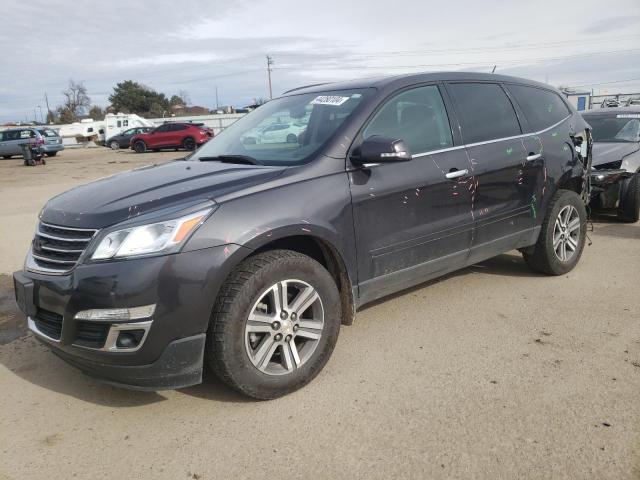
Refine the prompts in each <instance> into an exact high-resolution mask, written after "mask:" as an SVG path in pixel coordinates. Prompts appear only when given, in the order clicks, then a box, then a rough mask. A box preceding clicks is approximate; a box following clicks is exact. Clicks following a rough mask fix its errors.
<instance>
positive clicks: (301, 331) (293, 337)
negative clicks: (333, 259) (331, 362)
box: [244, 279, 324, 375]
mask: <svg viewBox="0 0 640 480" xmlns="http://www.w3.org/2000/svg"><path fill="white" fill-rule="evenodd" d="M323 328H324V307H323V305H322V300H321V298H320V295H318V292H317V291H316V289H315V288H313V287H312V286H311V285H309V284H308V283H307V282H303V281H302V280H296V279H287V280H282V281H280V282H278V283H276V284H274V285H272V286H271V287H269V288H268V289H267V290H265V291H264V292H262V294H261V295H260V296H259V297H258V301H257V302H256V303H255V304H254V305H253V307H252V308H251V311H250V313H249V316H248V318H247V321H246V324H245V333H244V344H245V349H246V352H247V355H248V356H249V360H250V361H251V363H252V364H253V365H254V366H255V367H256V368H257V369H258V370H260V372H262V373H265V374H267V375H286V374H290V373H293V372H295V371H296V370H298V369H299V368H301V367H302V366H303V365H304V364H305V363H306V362H307V361H308V360H309V359H310V358H311V356H312V355H313V353H314V352H315V350H316V348H317V347H318V344H319V342H320V339H321V338H322V333H323Z"/></svg>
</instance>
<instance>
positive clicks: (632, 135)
mask: <svg viewBox="0 0 640 480" xmlns="http://www.w3.org/2000/svg"><path fill="white" fill-rule="evenodd" d="M582 115H583V117H584V119H585V120H586V121H587V122H588V123H589V124H590V125H591V128H593V142H594V143H593V164H592V167H591V185H592V190H591V206H592V207H593V208H596V209H615V210H616V211H617V215H618V218H619V219H620V220H622V221H625V222H637V221H638V219H639V217H640V107H625V108H616V109H607V110H589V111H587V112H585V113H583V114H582Z"/></svg>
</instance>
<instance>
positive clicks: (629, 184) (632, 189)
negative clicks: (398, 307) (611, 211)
mask: <svg viewBox="0 0 640 480" xmlns="http://www.w3.org/2000/svg"><path fill="white" fill-rule="evenodd" d="M618 219H619V220H621V221H623V222H629V223H634V222H637V221H638V220H639V219H640V172H638V173H636V174H635V175H634V176H633V177H631V178H630V179H628V180H625V182H624V183H623V184H622V192H621V198H620V206H619V208H618Z"/></svg>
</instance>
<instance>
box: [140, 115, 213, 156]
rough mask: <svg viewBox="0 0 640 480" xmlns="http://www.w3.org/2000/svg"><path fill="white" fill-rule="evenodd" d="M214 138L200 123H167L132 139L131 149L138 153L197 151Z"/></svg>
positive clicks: (211, 132)
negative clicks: (172, 149)
mask: <svg viewBox="0 0 640 480" xmlns="http://www.w3.org/2000/svg"><path fill="white" fill-rule="evenodd" d="M211 137H213V130H211V129H210V128H209V127H205V126H204V125H203V124H201V123H200V124H198V123H177V122H176V123H165V124H163V125H160V126H159V127H157V128H155V129H153V130H151V131H150V132H147V133H139V134H137V135H134V136H133V137H132V138H131V143H130V145H131V148H132V149H133V150H135V151H136V152H137V153H144V152H146V151H147V150H160V149H162V148H174V149H176V150H177V149H178V148H184V149H185V150H195V149H196V147H199V146H200V145H202V144H203V143H206V142H207V141H208V140H209V139H210V138H211Z"/></svg>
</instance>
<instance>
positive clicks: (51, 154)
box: [47, 152, 58, 157]
mask: <svg viewBox="0 0 640 480" xmlns="http://www.w3.org/2000/svg"><path fill="white" fill-rule="evenodd" d="M57 154H58V152H47V157H55V156H56V155H57Z"/></svg>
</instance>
